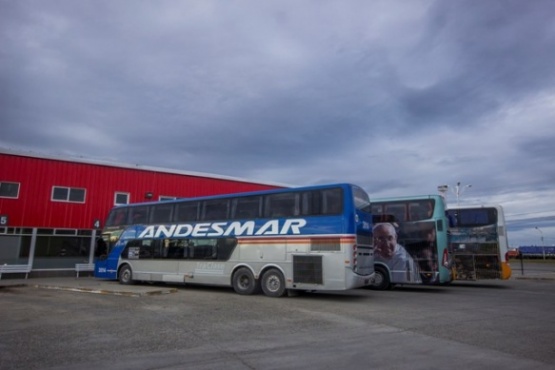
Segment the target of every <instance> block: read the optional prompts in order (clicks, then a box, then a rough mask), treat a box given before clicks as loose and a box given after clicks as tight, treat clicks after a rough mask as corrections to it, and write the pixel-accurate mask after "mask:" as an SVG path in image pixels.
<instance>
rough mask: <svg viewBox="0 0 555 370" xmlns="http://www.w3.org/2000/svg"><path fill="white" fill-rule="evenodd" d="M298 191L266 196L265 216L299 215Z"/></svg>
mask: <svg viewBox="0 0 555 370" xmlns="http://www.w3.org/2000/svg"><path fill="white" fill-rule="evenodd" d="M298 199H299V193H281V194H272V195H268V196H266V202H265V205H264V216H265V217H294V216H298V215H299V213H300V212H299V211H300V210H299V201H298Z"/></svg>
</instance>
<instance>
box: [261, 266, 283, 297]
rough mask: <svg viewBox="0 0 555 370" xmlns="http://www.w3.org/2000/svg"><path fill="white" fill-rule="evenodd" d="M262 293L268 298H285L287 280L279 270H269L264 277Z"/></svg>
mask: <svg viewBox="0 0 555 370" xmlns="http://www.w3.org/2000/svg"><path fill="white" fill-rule="evenodd" d="M261 285H262V291H263V292H264V294H265V295H267V296H268V297H283V296H284V295H285V292H286V290H285V278H284V277H283V274H282V273H281V271H279V270H278V269H274V268H273V269H269V270H268V271H266V272H265V273H264V274H263V275H262V280H261Z"/></svg>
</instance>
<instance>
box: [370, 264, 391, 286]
mask: <svg viewBox="0 0 555 370" xmlns="http://www.w3.org/2000/svg"><path fill="white" fill-rule="evenodd" d="M374 272H375V278H374V283H373V284H372V285H371V288H372V289H375V290H387V289H391V287H392V286H391V281H390V280H389V272H388V271H387V269H386V268H385V267H383V266H375V267H374Z"/></svg>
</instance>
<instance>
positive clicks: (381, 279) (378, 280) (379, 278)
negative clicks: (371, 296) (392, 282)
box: [374, 271, 384, 286]
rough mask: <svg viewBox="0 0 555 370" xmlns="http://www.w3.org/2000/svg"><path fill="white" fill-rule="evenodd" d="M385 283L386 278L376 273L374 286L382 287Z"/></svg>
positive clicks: (378, 272)
mask: <svg viewBox="0 0 555 370" xmlns="http://www.w3.org/2000/svg"><path fill="white" fill-rule="evenodd" d="M383 282H384V276H383V274H382V273H381V272H380V271H376V274H375V277H374V286H381V285H382V284H383Z"/></svg>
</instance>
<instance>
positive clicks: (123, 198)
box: [114, 193, 129, 206]
mask: <svg viewBox="0 0 555 370" xmlns="http://www.w3.org/2000/svg"><path fill="white" fill-rule="evenodd" d="M119 204H129V193H116V194H115V196H114V205H116V206H117V205H119Z"/></svg>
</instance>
